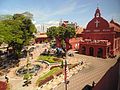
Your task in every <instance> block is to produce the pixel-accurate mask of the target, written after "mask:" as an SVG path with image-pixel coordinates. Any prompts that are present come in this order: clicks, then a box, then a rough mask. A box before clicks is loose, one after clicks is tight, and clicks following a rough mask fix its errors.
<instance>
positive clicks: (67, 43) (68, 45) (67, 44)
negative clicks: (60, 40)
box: [65, 38, 70, 50]
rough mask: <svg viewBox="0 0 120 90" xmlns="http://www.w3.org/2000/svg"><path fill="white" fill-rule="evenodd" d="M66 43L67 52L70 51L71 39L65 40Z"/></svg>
mask: <svg viewBox="0 0 120 90" xmlns="http://www.w3.org/2000/svg"><path fill="white" fill-rule="evenodd" d="M65 43H66V50H69V49H70V43H69V38H66V39H65Z"/></svg>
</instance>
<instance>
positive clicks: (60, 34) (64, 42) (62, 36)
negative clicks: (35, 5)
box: [47, 26, 76, 49]
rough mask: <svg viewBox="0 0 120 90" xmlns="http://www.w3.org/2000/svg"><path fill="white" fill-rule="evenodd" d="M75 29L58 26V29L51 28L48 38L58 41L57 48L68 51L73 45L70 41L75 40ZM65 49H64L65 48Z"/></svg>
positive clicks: (48, 31)
mask: <svg viewBox="0 0 120 90" xmlns="http://www.w3.org/2000/svg"><path fill="white" fill-rule="evenodd" d="M75 34H76V33H75V27H72V26H67V27H63V26H58V27H55V26H53V27H50V28H48V30H47V36H48V37H50V38H51V39H55V40H56V46H57V47H62V48H63V47H65V46H66V49H69V48H71V45H70V43H69V41H68V40H69V39H70V38H73V37H74V36H75ZM63 49H64V48H63Z"/></svg>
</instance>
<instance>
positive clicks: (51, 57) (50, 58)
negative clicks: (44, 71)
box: [37, 55, 61, 63]
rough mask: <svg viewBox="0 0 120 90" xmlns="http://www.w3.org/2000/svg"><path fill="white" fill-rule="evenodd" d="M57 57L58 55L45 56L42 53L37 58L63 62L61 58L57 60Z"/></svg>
mask: <svg viewBox="0 0 120 90" xmlns="http://www.w3.org/2000/svg"><path fill="white" fill-rule="evenodd" d="M55 58H56V57H54V56H43V55H40V56H39V57H38V59H37V60H45V61H47V62H49V63H55V62H61V60H60V59H59V60H55Z"/></svg>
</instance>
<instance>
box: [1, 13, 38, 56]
mask: <svg viewBox="0 0 120 90" xmlns="http://www.w3.org/2000/svg"><path fill="white" fill-rule="evenodd" d="M34 33H36V28H35V25H34V24H33V23H32V21H31V19H29V18H26V17H25V16H24V15H22V14H15V15H13V18H12V19H7V20H2V21H0V40H1V41H0V43H2V42H5V43H6V44H8V48H9V47H12V49H13V52H14V55H16V57H17V58H18V57H19V55H20V53H21V50H22V48H23V46H26V45H29V41H30V40H31V39H32V38H34Z"/></svg>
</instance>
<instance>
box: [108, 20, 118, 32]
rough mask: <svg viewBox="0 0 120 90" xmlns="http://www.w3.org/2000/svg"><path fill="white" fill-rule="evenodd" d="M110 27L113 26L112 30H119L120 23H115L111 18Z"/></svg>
mask: <svg viewBox="0 0 120 90" xmlns="http://www.w3.org/2000/svg"><path fill="white" fill-rule="evenodd" d="M109 25H110V27H113V28H114V31H116V32H120V25H119V24H118V23H116V22H115V21H114V20H113V19H112V20H111V21H110V23H109Z"/></svg>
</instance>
